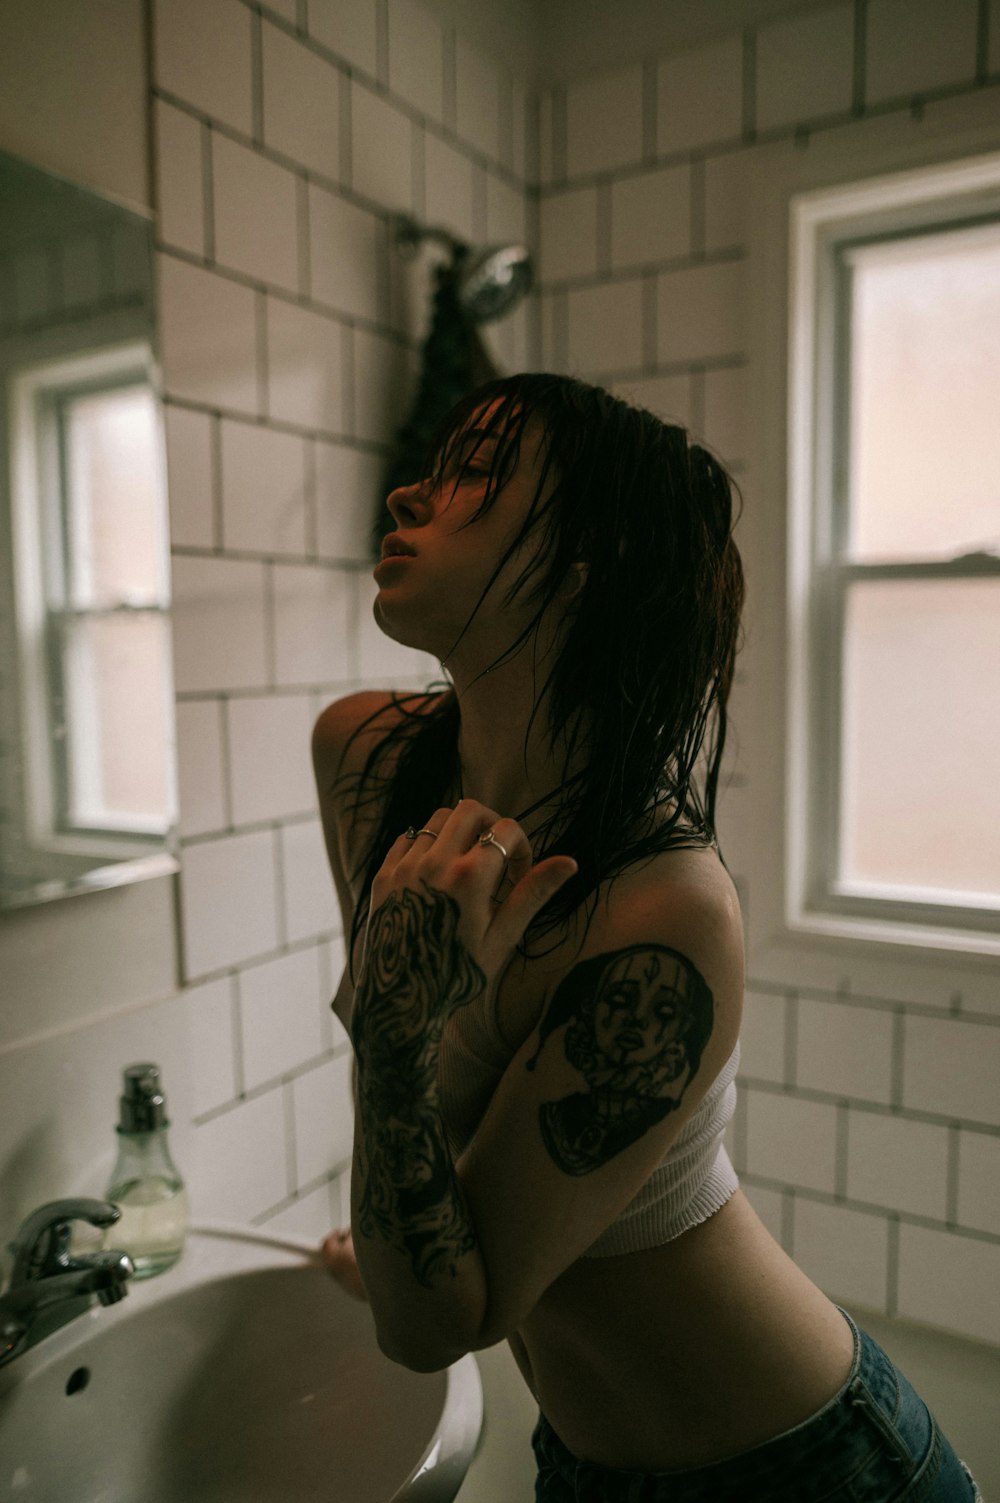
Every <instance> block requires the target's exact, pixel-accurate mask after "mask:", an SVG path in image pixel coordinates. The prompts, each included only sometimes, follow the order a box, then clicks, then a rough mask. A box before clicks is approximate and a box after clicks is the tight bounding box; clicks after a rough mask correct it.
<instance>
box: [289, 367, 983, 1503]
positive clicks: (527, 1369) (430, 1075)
mask: <svg viewBox="0 0 1000 1503" xmlns="http://www.w3.org/2000/svg"><path fill="white" fill-rule="evenodd" d="M388 505H389V509H390V511H391V513H392V516H393V519H394V521H395V522H396V524H397V528H398V532H397V533H395V534H393V535H392V537H391V538H389V539H387V540H386V551H387V553H388V554H389V555H390V556H388V557H387V558H386V559H385V560H384V561H383V563H382V564H380V565H379V566H378V568H377V569H376V571H375V575H376V580H377V583H378V585H379V593H378V596H377V599H376V602H375V616H376V619H377V621H378V623H379V625H380V627H381V628H382V630H383V631H384V632H385V633H386V634H387V635H388V636H390V637H392V638H393V639H395V640H396V641H398V642H401V643H405V644H406V645H408V646H411V647H414V648H418V649H420V650H422V651H424V652H429V653H433V654H434V655H435V656H436V657H437V658H438V659H439V660H440V662H441V664H442V667H443V668H445V669H446V670H447V673H448V677H449V679H450V687H449V688H447V689H446V690H445V692H443V693H441V694H439V695H428V696H414V698H415V699H416V700H417V703H416V704H415V705H414V706H413V707H412V708H409V707H407V705H406V704H405V703H404V702H403V701H401V700H400V699H398V698H397V697H396V696H394V695H380V694H361V695H352V696H349V697H348V698H347V699H345V700H341V701H338V702H337V703H335V704H333V705H331V706H330V707H329V708H328V709H327V710H326V711H324V713H323V715H321V716H320V718H319V720H318V722H317V725H316V730H315V733H314V746H313V750H314V760H315V767H316V777H317V786H318V789H319V795H320V805H321V810H322V814H323V820H324V828H325V832H326V838H327V848H328V851H329V854H330V862H331V867H332V870H333V874H334V878H335V881H336V885H337V889H338V893H339V896H340V900H341V904H342V908H343V913H344V922H345V934H348V935H349V937H350V955H349V964H348V967H347V969H346V970H345V973H344V977H343V980H342V982H341V986H340V990H339V992H338V995H337V998H336V1000H335V1002H334V1006H335V1008H336V1009H337V1011H338V1013H339V1015H340V1016H341V1018H342V1020H343V1021H344V1023H345V1025H346V1026H348V1027H349V1028H350V1031H351V1035H352V1038H353V1042H354V1047H355V1059H356V1072H357V1073H356V1111H355V1156H354V1165H353V1174H352V1213H351V1227H352V1231H351V1232H347V1231H346V1230H345V1231H342V1232H337V1233H333V1234H332V1235H331V1236H330V1237H329V1238H327V1239H326V1242H325V1243H324V1254H325V1257H326V1259H327V1262H328V1265H329V1267H330V1269H331V1272H333V1273H334V1274H335V1276H336V1277H338V1278H339V1279H340V1280H341V1282H342V1283H344V1284H345V1286H347V1287H348V1288H351V1289H352V1291H353V1292H355V1293H357V1294H359V1295H360V1296H361V1297H365V1295H366V1294H367V1297H368V1298H369V1299H370V1302H371V1307H372V1311H373V1315H374V1319H375V1325H376V1330H377V1334H378V1340H379V1343H380V1345H381V1347H382V1349H383V1350H384V1351H385V1352H386V1353H387V1354H388V1355H389V1356H390V1357H392V1358H393V1359H394V1360H396V1361H398V1362H401V1363H403V1364H404V1365H406V1366H408V1367H411V1368H413V1369H415V1370H417V1371H434V1370H437V1369H440V1368H442V1367H444V1366H446V1365H447V1364H448V1363H450V1362H453V1361H455V1360H456V1359H457V1358H458V1357H459V1356H461V1355H462V1354H463V1353H465V1352H469V1351H475V1350H477V1349H480V1348H483V1347H486V1346H490V1345H492V1344H493V1343H495V1342H498V1341H500V1340H503V1339H506V1340H507V1341H508V1342H509V1343H510V1346H511V1348H512V1350H513V1353H514V1356H515V1359H516V1360H517V1363H518V1366H519V1367H520V1370H521V1372H522V1373H523V1375H524V1379H525V1381H526V1383H527V1384H528V1386H529V1388H530V1389H531V1391H532V1393H533V1395H534V1396H535V1398H536V1399H537V1401H538V1404H539V1407H540V1411H541V1414H540V1418H539V1423H538V1426H537V1429H536V1431H535V1435H534V1446H535V1452H536V1457H537V1462H538V1482H537V1491H536V1498H538V1499H545V1500H570V1499H578V1500H584V1499H586V1500H592V1503H597V1500H621V1503H625V1500H629V1503H639V1500H642V1503H659V1500H667V1499H669V1500H670V1503H695V1500H698V1503H702V1500H706V1503H707V1500H708V1499H712V1500H713V1503H717V1500H722V1499H733V1500H736V1499H739V1500H740V1503H750V1500H755V1499H768V1500H771V1503H792V1500H793V1499H794V1500H796V1503H807V1500H813V1499H815V1500H816V1503H819V1500H820V1499H823V1500H844V1503H846V1500H848V1499H851V1500H855V1499H862V1498H864V1499H871V1500H882V1499H885V1500H888V1499H893V1500H895V1499H904V1498H905V1499H911V1500H916V1499H918V1498H919V1499H921V1500H927V1503H941V1500H946V1499H947V1500H951V1499H956V1500H957V1499H972V1498H974V1497H975V1496H976V1490H975V1484H974V1483H973V1482H972V1480H971V1477H970V1476H969V1474H968V1472H967V1471H966V1470H965V1469H964V1468H963V1466H962V1464H961V1463H960V1462H959V1461H958V1459H957V1457H956V1456H955V1453H954V1451H953V1450H952V1448H951V1447H950V1445H949V1444H948V1443H947V1441H946V1440H945V1439H944V1438H943V1437H942V1436H941V1434H940V1432H939V1430H938V1428H937V1426H936V1424H935V1422H934V1420H933V1417H932V1416H931V1415H930V1414H929V1412H928V1410H927V1408H926V1406H925V1405H924V1404H923V1403H922V1402H921V1400H920V1399H919V1398H918V1396H917V1395H916V1394H915V1393H914V1391H913V1390H912V1388H911V1387H910V1385H909V1384H908V1383H907V1381H906V1379H905V1378H904V1377H903V1376H902V1374H900V1373H898V1372H897V1370H896V1369H895V1368H894V1367H893V1365H892V1363H891V1362H890V1361H889V1359H888V1357H886V1355H885V1354H884V1353H883V1352H882V1350H881V1349H880V1348H879V1347H878V1346H877V1345H876V1344H875V1343H874V1342H873V1341H872V1340H871V1339H870V1338H869V1337H868V1336H867V1335H866V1334H865V1333H863V1332H861V1331H859V1330H858V1328H857V1327H856V1326H855V1325H854V1323H853V1322H852V1321H851V1319H850V1317H849V1316H848V1315H847V1314H846V1312H844V1311H842V1310H840V1309H839V1308H838V1307H837V1306H835V1305H834V1304H832V1303H831V1302H830V1300H829V1299H827V1298H826V1296H825V1295H824V1294H822V1293H821V1291H820V1290H819V1289H817V1288H816V1286H815V1285H814V1284H812V1283H811V1282H810V1280H809V1279H808V1278H806V1276H805V1275H804V1274H803V1273H802V1272H801V1271H800V1270H799V1269H798V1268H797V1267H796V1266H795V1264H794V1263H793V1262H792V1261H791V1260H790V1259H789V1258H788V1257H787V1256H786V1254H785V1253H784V1252H783V1251H782V1249H781V1248H780V1247H779V1246H778V1245H777V1243H776V1242H775V1241H774V1240H773V1239H772V1238H771V1236H770V1235H769V1234H768V1232H767V1231H766V1229H765V1228H764V1226H763V1225H762V1223H761V1221H760V1220H759V1219H758V1217H757V1216H756V1215H755V1213H754V1211H753V1210H752V1208H751V1206H750V1204H749V1202H748V1200H747V1199H746V1197H745V1196H744V1194H743V1192H742V1191H741V1190H740V1188H739V1183H738V1180H737V1178H736V1176H735V1174H734V1172H733V1169H732V1165H731V1164H730V1162H729V1159H728V1157H727V1155H726V1152H725V1150H724V1148H723V1146H722V1133H723V1130H724V1128H725V1126H726V1124H727V1122H728V1120H729V1118H730V1117H731V1115H732V1112H733V1109H734V1103H735V1086H734V1076H735V1073H736V1068H737V1063H738V1059H739V1043H738V1037H739V1026H740V1017H741V1009H742V996H743V947H742V924H741V919H740V910H739V903H738V900H737V895H736V891H735V888H734V886H733V883H732V881H731V880H730V877H729V874H728V872H727V870H726V868H725V865H724V863H723V861H722V858H721V855H720V853H719V850H718V846H717V844H716V841H715V831H714V819H715V794H716V784H717V779H718V773H719V764H720V760H721V756H722V752H723V747H724V742H725V729H726V703H727V698H728V695H729V690H730V685H731V683H732V677H733V666H734V661H735V656H736V648H737V636H738V630H739V619H740V612H741V608H742V601H743V574H742V568H741V564H740V557H739V553H738V551H737V548H736V545H735V543H734V542H733V538H732V503H731V483H730V481H729V478H728V477H727V475H726V474H725V472H724V471H723V470H722V468H721V467H720V466H719V465H718V463H717V462H716V461H715V460H714V459H713V458H712V456H711V455H709V454H708V453H707V452H706V451H705V450H704V449H702V448H700V447H698V446H697V445H693V444H690V443H689V442H688V438H687V435H686V433H685V431H684V429H682V428H680V427H677V426H672V425H667V424H664V423H662V422H660V421H659V420H658V419H656V418H655V417H653V416H652V415H650V414H649V413H645V412H641V411H638V410H636V409H634V408H632V407H630V406H627V405H626V404H625V403H623V402H620V401H618V400H616V399H614V398H613V397H611V396H610V395H609V394H608V393H606V392H603V391H600V390H598V389H596V388H593V387H589V386H585V385H583V384H582V383H580V382H577V381H573V380H569V379H566V378H563V377H557V376H545V375H521V376H515V377H511V378H509V379H506V380H502V381H498V382H492V383H490V384H489V385H487V386H485V387H483V388H481V389H480V390H479V391H478V392H476V393H474V394H473V396H471V397H470V398H469V399H467V400H466V401H464V402H462V403H461V404H460V405H459V406H458V407H457V408H456V409H455V411H454V412H453V413H452V414H451V416H450V418H449V419H448V421H447V422H446V424H445V425H444V428H443V431H442V432H441V433H440V435H439V436H438V439H437V441H436V443H435V445H434V448H433V453H432V456H431V460H430V463H429V465H428V469H427V478H426V479H424V480H422V481H421V482H420V483H419V484H415V485H412V486H408V487H403V488H400V489H397V490H395V491H393V493H392V494H391V495H390V496H389V498H388ZM396 548H398V549H399V550H404V551H405V555H404V553H401V554H400V555H397V556H393V549H396ZM352 789H353V791H354V799H353V802H351V803H350V804H349V803H348V799H347V794H348V792H349V791H351V790H352ZM513 810H517V811H519V812H517V813H516V814H513V815H512V812H511V811H513ZM543 934H545V935H550V936H553V938H552V943H550V944H549V946H548V948H546V949H544V950H541V951H538V950H537V949H536V947H535V945H534V943H533V942H534V941H535V940H536V939H538V938H540V937H541V936H542V935H543ZM355 983H356V985H355Z"/></svg>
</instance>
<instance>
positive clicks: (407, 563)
mask: <svg viewBox="0 0 1000 1503" xmlns="http://www.w3.org/2000/svg"><path fill="white" fill-rule="evenodd" d="M496 405H497V404H492V405H491V406H489V407H486V408H483V409H482V410H481V411H480V412H479V413H477V414H476V415H475V416H474V417H473V418H472V419H471V421H470V423H469V424H468V426H467V427H466V429H465V430H464V433H463V434H462V436H461V439H460V441H459V442H458V444H457V445H456V447H455V455H454V458H453V460H452V461H451V468H450V470H449V472H448V473H446V474H445V476H444V477H443V479H442V480H441V481H440V482H435V481H434V480H427V481H423V482H422V483H421V484H419V485H410V486H401V487H399V488H398V489H397V490H394V491H393V492H392V493H391V494H390V495H389V497H388V498H387V505H388V507H389V511H390V512H391V514H392V517H393V521H394V522H395V524H396V527H395V531H396V532H398V533H399V535H400V537H401V538H402V540H403V541H404V542H405V543H406V544H408V545H409V546H410V547H411V548H412V549H413V550H414V556H413V557H401V558H398V559H392V560H391V561H390V562H388V563H383V564H380V565H379V567H378V569H377V570H376V583H377V585H378V590H379V593H378V596H377V597H376V600H375V606H374V611H375V618H376V620H377V621H378V623H379V625H380V626H381V628H382V630H383V631H384V632H385V633H386V635H387V636H390V637H392V638H394V639H395V640H396V641H398V642H402V643H404V644H405V645H406V646H408V647H415V648H418V649H419V650H421V651H423V652H429V653H431V654H433V656H435V657H437V658H438V659H439V661H441V662H442V663H445V664H446V666H448V667H449V668H451V667H452V663H451V662H449V658H450V655H451V652H452V649H453V648H454V646H455V644H456V643H457V642H458V639H459V637H460V636H461V635H462V632H463V629H464V628H465V626H466V623H467V622H468V621H469V618H470V617H471V616H472V614H473V611H475V609H476V605H477V603H478V602H479V600H480V596H482V594H483V591H484V590H485V588H486V585H487V583H488V581H489V579H490V576H491V575H492V573H493V571H494V569H495V568H496V566H497V564H498V562H499V561H500V559H501V557H502V556H503V554H504V553H505V552H506V550H507V548H508V547H509V546H510V544H511V542H512V541H513V540H514V538H515V537H516V536H517V534H518V532H519V531H520V529H521V527H522V525H523V524H524V521H525V518H526V517H527V515H528V512H529V510H530V508H531V503H532V500H533V499H534V496H535V493H536V491H537V489H538V482H539V479H540V455H539V449H540V441H541V440H540V430H539V429H538V428H537V427H536V426H535V425H534V424H533V423H531V422H528V423H527V424H526V426H525V429H524V431H523V433H522V436H521V444H520V453H519V456H518V460H517V466H516V469H515V470H514V472H513V474H512V475H511V476H510V478H509V479H508V481H507V483H506V484H505V485H504V487H503V489H502V491H501V492H500V493H499V494H498V495H497V496H496V497H495V499H494V502H493V504H492V506H491V508H490V510H489V511H488V512H487V513H485V514H484V515H483V516H482V517H480V518H479V520H478V521H477V522H475V523H474V524H473V525H472V526H468V527H465V528H464V530H460V529H462V527H463V524H464V523H466V522H468V521H469V519H470V517H472V516H473V515H474V514H475V513H476V511H477V510H478V509H479V507H480V506H481V505H482V502H483V497H484V495H485V492H486V486H487V481H488V478H489V473H490V465H491V463H492V460H493V457H494V453H495V447H496V443H497V439H496V437H494V436H488V435H486V432H485V429H486V423H487V420H488V418H489V416H490V414H491V413H492V412H493V411H494V410H495V408H496ZM538 546H539V544H538V541H537V539H534V538H532V539H528V540H526V541H525V542H524V543H522V545H521V546H520V548H518V550H517V552H516V553H515V554H513V555H512V557H511V558H509V559H508V560H507V562H506V564H505V565H504V567H503V569H502V570H501V572H500V574H499V576H498V577H497V579H496V580H495V581H494V583H493V585H492V586H491V588H490V591H489V593H488V594H487V595H486V597H485V599H484V600H483V601H482V604H481V605H480V606H479V610H478V612H477V614H476V617H475V620H474V621H473V622H472V625H471V626H470V627H469V630H468V632H467V633H466V634H465V636H464V638H463V639H462V642H461V645H460V646H459V649H458V651H459V654H460V655H461V659H462V661H463V662H468V664H469V666H470V667H472V668H474V669H475V671H479V669H480V668H481V667H486V666H488V665H489V664H490V663H492V662H493V661H494V660H495V659H496V658H497V657H499V656H500V655H501V654H502V653H503V652H504V651H505V650H506V648H507V647H509V646H510V645H511V644H512V643H513V642H515V641H516V640H517V639H518V637H520V635H521V633H522V631H523V630H524V628H525V627H526V626H527V625H528V623H529V622H530V621H531V619H532V618H533V616H534V614H535V609H537V607H536V608H535V609H529V607H528V605H527V602H526V600H525V596H524V594H522V595H520V596H519V597H517V598H515V600H514V601H513V602H511V604H509V605H505V604H504V596H505V594H506V592H507V590H508V589H509V588H510V587H511V586H512V585H513V584H514V582H515V581H516V580H517V579H519V578H520V576H521V575H522V574H523V573H524V571H525V569H526V568H527V566H528V564H529V562H530V560H531V558H532V556H533V555H534V553H535V551H536V550H537V547H538ZM537 584H538V576H537V575H536V576H535V577H534V578H533V579H532V581H531V586H532V587H535V586H537ZM485 653H489V656H488V657H487V658H486V660H485V661H484V662H483V663H482V664H480V663H479V661H478V660H479V658H480V657H482V656H483V654H485Z"/></svg>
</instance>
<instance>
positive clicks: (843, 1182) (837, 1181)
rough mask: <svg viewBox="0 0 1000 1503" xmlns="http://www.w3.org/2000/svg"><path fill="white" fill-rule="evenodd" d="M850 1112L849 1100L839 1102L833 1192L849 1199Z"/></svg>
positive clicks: (842, 1198) (837, 1196) (840, 1197)
mask: <svg viewBox="0 0 1000 1503" xmlns="http://www.w3.org/2000/svg"><path fill="white" fill-rule="evenodd" d="M848 1113H849V1108H848V1103H847V1101H846V1100H844V1101H841V1102H839V1103H838V1105H837V1125H836V1134H837V1139H836V1148H835V1151H834V1171H833V1187H834V1188H833V1193H834V1196H835V1197H836V1199H837V1200H846V1199H847V1140H848Z"/></svg>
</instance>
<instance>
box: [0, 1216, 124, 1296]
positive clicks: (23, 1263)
mask: <svg viewBox="0 0 1000 1503" xmlns="http://www.w3.org/2000/svg"><path fill="white" fill-rule="evenodd" d="M120 1216H121V1210H120V1209H119V1207H118V1206H116V1205H112V1204H111V1202H110V1201H107V1200H88V1199H86V1198H83V1197H78V1198H75V1199H71V1200H50V1201H48V1202H47V1204H45V1205H43V1206H39V1207H38V1210H37V1211H32V1213H31V1215H30V1216H29V1217H28V1218H27V1220H26V1221H25V1222H24V1224H23V1226H22V1227H21V1229H20V1231H19V1232H18V1234H17V1236H16V1237H15V1238H14V1241H13V1242H12V1243H11V1249H12V1251H13V1253H14V1267H13V1270H12V1272H11V1276H10V1287H11V1288H12V1289H13V1288H16V1286H17V1285H18V1284H23V1283H27V1282H29V1281H30V1280H32V1279H41V1278H47V1277H48V1276H49V1275H50V1274H53V1273H58V1272H60V1271H61V1270H62V1269H63V1268H65V1266H66V1259H67V1255H68V1252H69V1244H70V1238H71V1235H72V1229H71V1226H70V1223H71V1222H73V1221H89V1222H90V1224H91V1226H102V1227H103V1226H114V1224H115V1222H116V1221H117V1220H118V1219H119V1217H120Z"/></svg>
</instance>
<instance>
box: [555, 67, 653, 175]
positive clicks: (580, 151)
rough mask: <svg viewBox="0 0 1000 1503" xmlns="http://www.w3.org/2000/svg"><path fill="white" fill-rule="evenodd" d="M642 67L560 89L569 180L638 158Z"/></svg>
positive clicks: (627, 69)
mask: <svg viewBox="0 0 1000 1503" xmlns="http://www.w3.org/2000/svg"><path fill="white" fill-rule="evenodd" d="M642 146H643V142H642V67H641V65H640V64H638V63H637V64H634V65H632V66H630V67H627V68H616V69H614V70H613V71H612V72H608V73H598V74H595V75H594V76H593V77H590V78H584V79H581V80H580V81H579V82H574V83H571V84H570V85H569V86H568V87H567V89H566V175H567V177H568V178H569V179H570V181H572V180H573V178H575V177H583V176H585V175H589V174H590V173H597V172H609V171H611V170H613V169H614V168H617V167H628V166H631V165H633V164H634V163H637V162H640V161H641V160H642Z"/></svg>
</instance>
